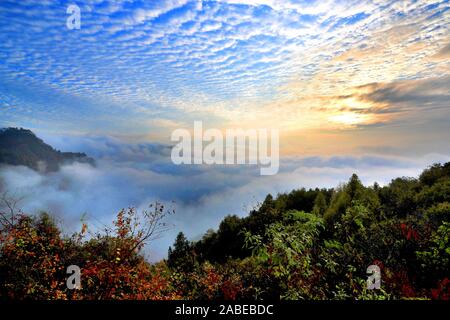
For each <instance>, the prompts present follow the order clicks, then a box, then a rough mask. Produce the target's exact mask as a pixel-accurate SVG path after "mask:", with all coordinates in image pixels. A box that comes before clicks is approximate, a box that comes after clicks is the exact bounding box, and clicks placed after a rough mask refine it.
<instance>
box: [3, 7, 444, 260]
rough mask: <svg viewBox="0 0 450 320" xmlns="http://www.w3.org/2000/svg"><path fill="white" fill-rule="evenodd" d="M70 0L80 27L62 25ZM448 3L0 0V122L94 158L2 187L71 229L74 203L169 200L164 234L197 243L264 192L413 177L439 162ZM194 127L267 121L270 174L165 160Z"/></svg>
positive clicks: (107, 205) (23, 172) (77, 207)
mask: <svg viewBox="0 0 450 320" xmlns="http://www.w3.org/2000/svg"><path fill="white" fill-rule="evenodd" d="M71 4H76V5H78V7H79V8H80V16H81V27H80V29H73V30H71V29H69V28H67V25H66V22H67V19H68V18H69V16H70V15H69V14H67V12H66V10H67V8H68V6H69V5H71ZM449 9H450V2H449V1H448V0H443V1H436V0H434V1H433V0H422V1H413V0H411V1H410V0H405V1H402V0H400V1H398V0H393V1H392V0H386V1H385V0H372V1H354V0H347V1H332V0H321V1H293V0H217V1H197V0H194V1H189V0H166V1H159V0H158V1H151V0H147V1H132V0H116V1H103V0H85V1H57V0H54V1H53V0H39V1H38V0H36V1H34V0H22V1H17V0H16V1H9V0H1V1H0V127H9V126H13V127H25V128H29V129H31V130H33V131H34V132H35V133H36V134H37V135H38V136H39V137H41V138H43V139H44V140H45V141H46V142H48V143H49V144H51V145H52V146H54V147H56V148H58V149H60V150H64V151H84V152H86V153H88V154H89V155H91V156H93V157H95V158H96V159H97V162H98V165H97V167H95V168H92V167H89V166H86V165H80V164H74V165H69V166H65V167H64V168H62V169H61V170H60V171H59V172H56V173H53V174H51V175H48V174H43V173H40V172H30V170H29V169H27V168H3V169H1V171H0V178H1V181H0V182H2V183H1V184H0V185H2V187H3V188H6V189H9V190H13V192H15V193H26V194H27V198H26V199H27V200H26V203H25V204H24V207H25V209H26V210H29V211H36V210H39V209H48V210H51V211H52V212H53V213H55V214H56V215H58V216H61V217H62V220H63V221H65V222H64V223H65V224H66V225H68V226H69V227H68V228H70V226H74V225H77V223H76V221H79V216H80V215H81V214H82V213H83V212H89V213H90V214H91V216H94V217H95V219H97V218H98V219H100V220H101V219H105V220H108V219H109V218H110V217H111V214H112V213H111V212H114V211H115V210H117V209H118V208H120V207H126V206H129V205H136V206H138V207H143V206H145V203H147V202H150V201H153V200H154V199H162V200H164V201H175V202H176V203H177V204H176V206H177V209H178V212H179V213H178V215H177V218H176V220H174V224H177V227H175V228H174V230H173V233H174V232H176V231H180V230H183V231H186V233H187V234H188V235H189V236H190V237H192V238H195V237H198V236H199V235H200V234H201V233H202V232H204V231H205V230H206V229H207V228H209V227H216V226H217V224H218V222H219V221H220V219H221V218H223V216H224V215H226V214H228V213H236V214H239V215H244V214H245V212H247V211H248V210H246V209H247V207H248V206H250V207H251V206H252V205H254V204H255V203H257V202H258V201H260V200H261V199H263V198H264V195H265V194H267V193H268V192H272V193H276V192H282V191H289V190H290V189H292V188H296V187H303V186H305V187H315V186H327V187H333V186H336V185H337V184H339V183H341V182H343V181H345V180H346V179H348V176H349V175H350V174H351V173H352V172H358V173H359V174H360V175H361V176H362V179H363V181H364V182H366V183H373V182H374V181H378V182H381V183H387V182H389V180H390V179H392V178H393V177H396V176H402V175H412V176H414V175H417V174H418V173H419V172H420V170H421V169H423V168H425V167H426V166H428V165H430V164H431V163H433V162H437V161H440V162H443V161H448V160H449V156H450V148H449V144H448V141H449V138H450V126H449V120H450V99H449V98H450V59H449V58H450V33H449V28H450V10H449ZM194 121H203V123H204V126H205V127H208V128H218V129H220V130H225V129H227V128H244V129H245V128H277V129H279V130H280V147H281V157H282V159H281V166H280V172H279V174H278V175H276V176H273V177H260V176H259V175H258V174H257V170H256V168H253V167H248V166H244V167H227V168H225V167H217V166H210V167H198V166H185V167H184V166H181V167H179V166H175V165H173V164H172V163H171V162H170V156H169V155H170V148H169V147H168V145H169V144H170V135H171V132H173V130H175V129H178V128H187V129H190V128H192V127H193V123H194ZM43 188H47V189H46V190H47V192H46V193H43V192H39V190H42V189H43ZM192 221H195V224H193V223H192ZM170 236H172V234H171V235H170ZM170 236H169V237H167V239H165V240H164V241H162V242H161V243H159V244H157V245H156V248H157V249H155V250H156V252H155V255H156V256H157V257H161V256H163V252H164V250H165V248H166V246H167V243H168V242H170V241H172V239H171V238H170Z"/></svg>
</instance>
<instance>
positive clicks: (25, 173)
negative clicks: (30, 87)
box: [0, 136, 450, 261]
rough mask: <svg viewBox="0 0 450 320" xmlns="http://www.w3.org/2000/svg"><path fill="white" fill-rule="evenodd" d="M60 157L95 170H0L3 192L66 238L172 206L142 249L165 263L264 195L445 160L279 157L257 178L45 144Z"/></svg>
mask: <svg viewBox="0 0 450 320" xmlns="http://www.w3.org/2000/svg"><path fill="white" fill-rule="evenodd" d="M45 139H46V141H49V142H50V143H51V144H52V145H54V146H55V147H57V148H59V149H62V150H79V151H84V152H87V153H88V154H89V155H91V156H94V157H95V158H96V160H97V166H96V167H92V166H90V165H87V164H79V163H75V164H72V165H66V166H63V167H62V168H61V169H60V170H59V171H58V172H53V173H48V174H43V173H40V172H36V171H33V170H31V169H28V168H25V167H2V168H1V169H0V188H1V189H2V190H1V191H8V192H9V193H10V194H11V195H15V196H16V197H23V200H22V201H21V202H20V207H21V208H22V209H23V211H25V212H28V213H33V214H34V213H37V212H39V211H41V210H47V211H49V212H51V213H52V214H53V215H54V216H56V217H57V219H58V220H59V221H60V222H61V223H62V226H63V228H64V230H65V231H67V232H71V231H74V230H77V229H79V227H80V223H81V221H80V219H81V217H82V216H83V215H86V218H87V220H88V222H89V224H90V226H91V227H92V228H94V229H95V228H97V227H101V226H102V225H104V224H109V223H110V222H111V221H112V220H113V219H114V216H115V214H116V213H117V211H118V210H119V209H120V208H124V207H128V206H136V207H137V208H139V209H145V208H146V207H147V206H148V205H149V204H150V203H152V202H154V201H156V200H158V201H161V202H163V203H165V204H166V205H168V206H172V207H173V208H174V209H175V211H176V214H175V215H174V216H172V217H171V218H170V219H171V220H170V221H169V222H170V223H171V224H173V228H172V229H171V230H170V231H169V232H168V233H167V234H166V235H165V236H164V237H163V238H161V239H159V240H157V241H156V242H154V243H152V244H151V245H150V246H149V247H148V248H147V253H148V257H149V258H150V260H153V261H155V260H158V259H161V258H163V257H164V256H165V254H166V250H167V248H168V246H169V245H170V244H171V243H172V241H173V239H174V237H175V235H176V233H177V232H179V231H183V232H185V233H186V234H187V235H188V236H189V237H190V238H192V239H195V238H198V237H199V236H200V235H201V234H202V233H203V232H205V231H206V230H207V229H209V228H215V227H217V226H218V224H219V222H220V221H221V219H222V218H223V217H224V216H225V215H227V214H237V215H240V216H242V215H245V214H246V213H247V212H248V211H249V209H251V208H253V206H255V205H257V203H258V202H260V201H262V200H263V199H264V197H265V196H266V195H267V194H268V193H272V194H276V193H278V192H287V191H290V190H292V189H295V188H301V187H306V188H309V187H334V186H337V185H338V184H339V183H342V182H345V181H346V180H347V179H348V178H349V176H350V175H351V174H352V173H354V172H356V173H357V174H359V175H360V177H361V179H362V181H363V182H364V183H366V184H372V183H373V182H375V181H377V182H379V183H381V184H385V183H388V182H389V181H390V180H391V179H392V178H394V177H397V176H416V175H417V174H418V173H420V171H421V170H422V169H423V168H425V167H426V166H428V165H430V164H432V163H434V162H444V161H449V160H450V156H448V155H442V154H429V155H425V156H422V157H419V158H414V159H411V158H405V157H393V156H380V155H372V156H362V157H355V156H345V157H344V156H339V157H285V158H282V159H281V162H280V163H281V164H280V165H281V166H280V172H279V174H277V175H275V176H260V175H259V169H258V168H257V167H251V166H229V167H225V166H175V165H173V164H172V163H171V161H170V146H167V145H163V144H153V143H142V144H137V143H134V144H133V143H123V142H121V141H120V140H117V139H115V138H111V137H73V136H72V137H62V138H61V137H59V138H55V137H53V138H52V137H46V138H45Z"/></svg>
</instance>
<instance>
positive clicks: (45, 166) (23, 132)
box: [0, 128, 95, 172]
mask: <svg viewBox="0 0 450 320" xmlns="http://www.w3.org/2000/svg"><path fill="white" fill-rule="evenodd" d="M73 162H82V163H89V164H91V165H94V164H95V163H94V159H92V158H90V157H88V156H87V155H86V154H85V153H78V152H61V151H58V150H55V149H53V148H52V147H51V146H49V145H48V144H46V143H45V142H44V141H42V140H41V139H39V138H38V137H37V136H36V135H35V134H34V133H33V132H32V131H30V130H27V129H23V128H3V129H0V165H1V164H8V165H14V166H19V165H22V166H27V167H29V168H32V169H34V170H39V171H46V172H51V171H56V170H58V169H59V167H60V166H61V165H62V164H66V163H73Z"/></svg>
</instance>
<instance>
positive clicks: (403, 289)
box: [0, 163, 450, 300]
mask: <svg viewBox="0 0 450 320" xmlns="http://www.w3.org/2000/svg"><path fill="white" fill-rule="evenodd" d="M9 204H10V203H9ZM6 208H9V210H4V212H2V213H1V214H0V226H1V227H0V228H1V229H0V297H1V298H4V299H8V298H9V299H25V298H31V299H232V300H233V299H403V298H410V299H419V298H420V299H422V298H425V299H448V298H449V294H450V280H449V279H450V274H449V273H450V269H449V266H450V242H449V236H450V219H449V218H450V163H446V164H444V165H442V164H435V165H433V166H431V167H429V168H428V169H426V170H424V171H423V172H422V174H421V175H420V176H419V177H418V178H406V177H403V178H397V179H394V180H392V181H391V183H389V184H388V185H386V186H379V185H378V184H374V185H372V186H364V185H363V184H362V183H361V181H360V179H359V178H358V176H357V175H352V176H351V178H350V179H349V181H348V182H347V183H345V184H342V185H341V186H339V187H337V188H333V189H310V190H305V189H299V190H294V191H292V192H290V193H286V194H278V195H277V196H276V197H273V196H271V195H268V196H267V197H266V198H265V200H264V201H263V202H262V203H261V204H260V205H259V206H258V207H257V208H255V209H254V210H252V211H251V212H249V214H248V216H246V217H243V218H240V217H238V216H235V215H230V216H227V217H225V218H224V219H223V221H222V222H221V224H220V226H219V228H218V230H210V231H208V232H207V233H206V234H205V235H204V236H203V238H202V239H201V240H199V241H195V242H191V241H189V240H188V239H187V238H186V237H185V236H184V234H183V233H180V234H179V235H178V236H177V238H176V239H175V242H174V244H173V246H172V247H171V248H170V249H169V252H168V258H167V259H166V260H163V261H161V262H159V263H156V264H150V263H148V262H147V261H146V260H145V259H144V258H143V254H142V248H143V246H144V244H145V243H146V242H149V241H151V240H152V239H155V238H156V237H158V236H160V235H161V234H163V233H164V232H165V230H167V228H168V226H167V225H166V224H165V223H164V218H165V217H166V215H168V214H172V213H173V212H171V211H169V210H168V209H167V208H165V207H164V206H163V205H161V204H157V205H154V206H152V207H151V208H150V209H149V210H147V211H145V212H141V213H139V212H137V211H136V210H135V209H134V208H129V209H127V210H122V211H120V212H119V214H118V216H117V219H116V221H115V223H114V227H112V228H106V229H105V230H104V231H102V232H97V233H95V234H89V230H88V226H87V225H86V224H83V228H82V230H81V231H80V232H79V233H75V234H73V235H72V236H70V237H69V236H63V235H62V234H61V231H60V230H59V229H58V227H57V226H56V224H55V222H54V220H53V219H52V218H51V217H50V216H49V215H48V214H42V215H40V216H35V217H32V216H28V215H25V214H23V213H16V212H15V210H14V208H13V206H12V205H11V204H10V205H9V206H7V207H6ZM69 265H78V266H79V267H80V268H81V288H80V289H78V290H69V289H68V288H67V286H66V279H67V274H66V268H67V266H69ZM371 265H376V266H378V267H379V268H380V270H381V288H380V289H375V290H369V289H368V287H367V281H366V280H367V276H368V275H367V273H366V272H367V268H368V267H369V266H371Z"/></svg>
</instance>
